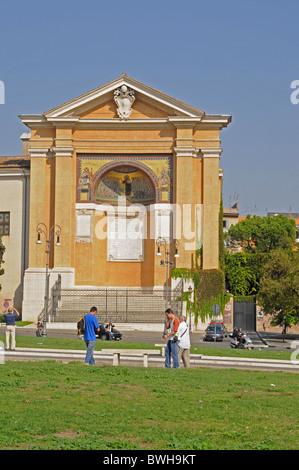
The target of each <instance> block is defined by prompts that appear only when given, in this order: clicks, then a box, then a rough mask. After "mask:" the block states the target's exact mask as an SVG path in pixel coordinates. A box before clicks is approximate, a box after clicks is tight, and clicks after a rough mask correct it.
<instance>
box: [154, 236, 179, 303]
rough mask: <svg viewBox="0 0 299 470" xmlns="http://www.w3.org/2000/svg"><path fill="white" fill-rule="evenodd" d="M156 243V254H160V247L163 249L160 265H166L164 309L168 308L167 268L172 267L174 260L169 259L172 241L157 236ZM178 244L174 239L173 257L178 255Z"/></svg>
mask: <svg viewBox="0 0 299 470" xmlns="http://www.w3.org/2000/svg"><path fill="white" fill-rule="evenodd" d="M156 244H157V246H158V249H157V256H162V253H161V248H163V249H164V255H165V257H164V259H161V261H160V265H161V266H166V290H165V310H167V308H168V283H169V268H172V267H174V262H173V261H170V255H171V253H170V248H171V245H172V243H171V242H170V243H169V242H167V240H166V239H165V238H158V240H157V241H156ZM178 246H179V242H178V240H176V241H175V254H174V257H175V258H178V257H179V253H178Z"/></svg>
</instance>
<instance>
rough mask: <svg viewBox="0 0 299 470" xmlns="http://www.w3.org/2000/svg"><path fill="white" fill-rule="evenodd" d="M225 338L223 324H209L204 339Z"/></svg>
mask: <svg viewBox="0 0 299 470" xmlns="http://www.w3.org/2000/svg"><path fill="white" fill-rule="evenodd" d="M223 338H224V330H223V326H222V325H218V324H217V323H216V328H215V323H214V324H213V325H209V326H208V327H207V328H206V332H205V336H204V338H203V340H204V341H223Z"/></svg>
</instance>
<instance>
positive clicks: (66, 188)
mask: <svg viewBox="0 0 299 470" xmlns="http://www.w3.org/2000/svg"><path fill="white" fill-rule="evenodd" d="M51 150H52V152H53V156H54V159H55V179H54V181H53V182H52V184H53V185H55V189H54V194H55V197H54V199H55V202H54V206H55V207H54V208H53V209H52V210H53V213H54V224H55V225H59V226H60V227H61V237H60V243H61V246H56V245H55V244H54V245H53V249H54V260H53V261H54V264H53V266H54V267H55V268H57V267H71V266H73V256H72V253H73V245H74V230H73V227H74V217H75V205H74V194H75V191H74V185H75V182H76V176H75V174H74V171H73V169H74V164H73V153H74V149H73V147H71V146H69V145H68V146H67V147H62V146H60V147H53V148H52V149H51Z"/></svg>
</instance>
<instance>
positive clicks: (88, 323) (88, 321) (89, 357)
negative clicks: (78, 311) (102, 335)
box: [81, 307, 100, 366]
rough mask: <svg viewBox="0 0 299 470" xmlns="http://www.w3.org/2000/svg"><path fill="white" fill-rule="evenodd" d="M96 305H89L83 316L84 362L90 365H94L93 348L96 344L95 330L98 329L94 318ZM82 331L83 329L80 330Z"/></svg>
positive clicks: (97, 323) (96, 320)
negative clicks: (89, 307)
mask: <svg viewBox="0 0 299 470" xmlns="http://www.w3.org/2000/svg"><path fill="white" fill-rule="evenodd" d="M96 314H97V307H91V309H90V312H89V313H88V314H87V315H85V317H84V323H85V324H84V327H83V330H84V341H85V344H86V347H87V351H86V356H85V362H84V364H87V365H88V364H89V365H91V366H94V365H95V360H94V357H93V350H94V347H95V344H96V333H95V332H96V331H100V326H99V322H98V319H97V318H96ZM81 331H82V330H81ZM82 333H83V331H82Z"/></svg>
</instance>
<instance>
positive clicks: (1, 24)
mask: <svg viewBox="0 0 299 470" xmlns="http://www.w3.org/2000/svg"><path fill="white" fill-rule="evenodd" d="M3 3H4V2H3ZM298 21H299V2H298V1H297V0H285V1H282V0H259V1H257V0H250V1H248V2H245V1H240V0H225V1H223V0H209V1H206V0H205V1H202V0H185V1H178V0H160V1H157V0H152V1H151V2H144V1H140V0H139V1H137V0H128V1H126V2H122V1H119V0H110V1H109V2H108V1H107V2H104V1H101V0H98V1H96V0H85V1H84V2H82V1H80V2H79V1H77V0H72V1H70V0H60V1H57V0H52V1H51V2H41V1H40V0H39V1H35V0H27V1H26V2H24V1H18V0H17V1H14V0H11V1H10V2H5V4H4V6H3V4H2V5H1V9H0V80H1V81H3V82H4V84H5V104H1V105H0V155H19V154H21V141H20V138H19V137H20V135H21V133H22V132H24V131H26V127H25V126H24V125H23V124H22V122H21V121H20V120H19V118H18V117H17V116H18V115H19V114H27V113H28V114H29V113H42V112H44V111H46V110H48V109H51V108H53V107H55V106H57V105H59V104H61V103H64V102H65V101H67V100H69V99H72V98H75V97H76V96H79V95H81V94H82V93H85V92H87V91H89V90H92V89H93V88H96V87H98V86H100V85H102V84H104V83H106V82H108V81H110V80H113V79H114V78H117V77H119V76H120V75H121V73H122V72H125V73H126V74H127V75H129V76H130V77H132V78H135V79H136V80H139V81H141V82H143V83H145V84H147V85H149V86H151V87H153V88H156V89H158V90H160V91H162V92H164V93H167V94H169V95H171V96H173V97H175V98H177V99H179V100H182V101H184V102H186V103H188V104H190V105H193V106H195V107H198V108H200V109H202V110H204V111H205V112H206V113H219V114H222V113H223V114H231V115H232V124H231V125H230V126H229V127H228V128H227V129H224V130H223V131H222V133H221V139H222V147H223V153H222V156H221V159H220V165H221V167H222V168H223V170H224V186H223V199H224V205H225V206H226V207H228V205H229V203H232V204H233V203H234V202H235V201H236V200H238V201H239V207H240V212H241V215H246V214H247V213H251V214H254V213H255V214H257V215H265V214H266V211H267V210H268V211H286V212H288V211H290V210H291V211H292V212H295V211H296V212H299V184H298V176H299V158H298V157H299V104H298V105H293V104H292V103H291V100H290V96H291V92H292V90H291V88H290V85H291V82H292V81H293V80H299V24H298Z"/></svg>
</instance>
